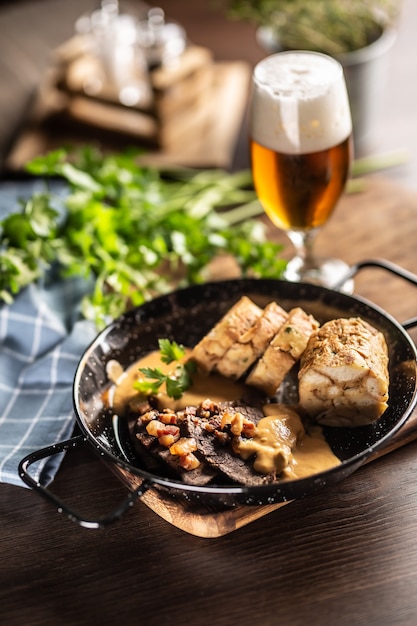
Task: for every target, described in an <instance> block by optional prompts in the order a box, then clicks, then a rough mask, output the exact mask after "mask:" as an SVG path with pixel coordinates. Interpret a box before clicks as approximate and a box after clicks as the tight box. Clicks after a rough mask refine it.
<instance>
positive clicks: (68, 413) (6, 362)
mask: <svg viewBox="0 0 417 626" xmlns="http://www.w3.org/2000/svg"><path fill="white" fill-rule="evenodd" d="M84 288H85V287H84V286H82V285H81V283H79V282H78V283H77V281H66V282H65V283H56V284H54V285H52V286H51V287H49V288H48V289H43V288H40V287H37V286H33V285H32V286H30V287H28V288H27V289H25V290H24V291H23V292H22V293H21V294H20V295H19V296H18V298H17V299H16V300H15V302H14V303H13V304H12V305H11V306H6V305H2V306H0V481H1V482H8V483H12V484H15V485H20V486H23V483H22V481H21V480H20V478H19V476H18V472H17V468H18V463H19V461H20V460H21V459H22V458H23V457H24V456H26V454H28V453H30V452H33V451H34V450H38V449H40V448H43V447H45V446H48V445H51V444H54V443H57V442H58V441H62V440H63V439H66V438H67V437H69V436H70V435H71V432H72V429H73V426H74V413H73V406H72V383H73V379H74V374H75V370H76V366H77V363H78V361H79V359H80V356H81V354H82V352H83V351H84V350H85V348H86V347H87V345H88V344H89V343H90V341H92V339H93V338H94V336H95V334H96V331H95V329H94V326H93V324H91V323H89V322H86V321H85V320H83V321H75V320H74V319H72V318H74V316H75V314H76V311H77V308H78V304H79V301H80V297H81V296H82V294H83V291H84ZM61 460H62V455H54V456H52V457H50V458H49V459H43V460H42V461H40V462H39V463H38V464H37V465H33V470H34V471H32V469H31V473H32V474H33V475H34V477H35V479H36V480H39V482H40V483H41V484H44V485H47V484H48V483H49V482H50V481H51V480H52V479H53V477H54V475H55V472H56V470H57V469H58V467H59V464H60V462H61Z"/></svg>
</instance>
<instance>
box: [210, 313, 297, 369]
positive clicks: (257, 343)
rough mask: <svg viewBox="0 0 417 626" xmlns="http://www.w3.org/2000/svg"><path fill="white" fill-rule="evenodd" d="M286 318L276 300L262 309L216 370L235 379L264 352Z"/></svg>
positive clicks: (286, 314) (286, 315)
mask: <svg viewBox="0 0 417 626" xmlns="http://www.w3.org/2000/svg"><path fill="white" fill-rule="evenodd" d="M287 319H288V313H287V312H286V311H284V309H283V308H281V307H280V306H279V305H278V304H277V303H276V302H271V303H270V304H268V305H267V306H266V307H265V309H264V310H263V311H262V315H261V316H260V317H258V319H257V320H256V321H255V323H254V325H253V326H252V327H251V328H249V330H247V331H246V332H245V333H243V335H241V336H240V337H239V338H238V339H237V340H236V341H235V342H234V343H232V345H231V346H230V348H229V349H228V350H227V351H226V353H225V354H224V356H223V357H222V358H221V359H220V361H219V362H218V363H217V366H216V369H217V371H218V372H219V373H220V374H222V375H223V376H225V377H227V378H233V379H234V380H237V379H238V378H240V377H241V376H243V374H244V373H245V372H246V371H247V370H248V369H249V368H250V366H251V365H252V364H253V363H255V361H256V360H257V359H258V358H259V357H260V356H261V355H262V354H263V353H264V351H265V349H266V348H267V346H268V344H269V342H270V341H271V339H272V338H273V337H274V335H276V334H277V332H278V331H279V329H280V328H281V326H282V325H283V324H284V322H285V321H286V320H287Z"/></svg>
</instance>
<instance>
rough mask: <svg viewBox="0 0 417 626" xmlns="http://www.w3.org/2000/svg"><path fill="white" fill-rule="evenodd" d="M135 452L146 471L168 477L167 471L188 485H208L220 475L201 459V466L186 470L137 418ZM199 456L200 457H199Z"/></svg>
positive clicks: (134, 434) (135, 424)
mask: <svg viewBox="0 0 417 626" xmlns="http://www.w3.org/2000/svg"><path fill="white" fill-rule="evenodd" d="M131 437H132V439H133V442H134V447H135V452H136V454H137V455H138V457H139V458H140V459H141V461H142V462H143V464H144V466H145V467H146V469H147V470H148V471H150V472H152V473H156V474H158V475H160V476H166V475H167V470H168V473H169V475H170V476H171V477H175V478H180V479H181V480H182V481H183V482H184V483H186V484H188V485H200V486H202V485H207V483H209V482H210V481H211V480H213V478H214V477H215V476H216V475H217V474H218V471H217V470H215V469H214V468H212V467H210V465H208V464H207V463H206V462H205V460H204V459H202V458H201V457H200V458H199V461H200V465H199V466H198V467H197V468H196V469H193V470H186V469H184V468H183V467H181V466H180V465H179V463H178V458H177V457H175V456H173V455H172V454H170V452H169V450H168V449H167V448H164V447H163V446H161V445H160V444H159V443H158V440H157V439H156V437H153V436H152V435H148V433H147V432H146V427H145V426H144V425H143V424H142V420H141V419H140V417H139V418H137V419H136V420H135V423H134V425H133V429H132V431H131ZM197 456H198V455H197Z"/></svg>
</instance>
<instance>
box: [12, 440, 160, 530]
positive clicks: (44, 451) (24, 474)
mask: <svg viewBox="0 0 417 626" xmlns="http://www.w3.org/2000/svg"><path fill="white" fill-rule="evenodd" d="M86 441H87V438H86V437H85V436H84V435H76V436H74V437H71V438H70V439H66V440H65V441H61V442H59V443H57V444H54V445H52V446H48V447H46V448H41V449H40V450H37V451H36V452H32V453H31V454H28V455H27V456H25V457H24V458H23V459H22V460H21V461H20V463H19V476H20V478H21V479H22V480H23V482H24V483H25V484H26V485H28V486H29V487H31V488H32V489H33V490H34V491H35V492H36V493H38V495H40V496H42V497H43V498H45V499H46V500H48V501H49V502H50V503H51V504H53V505H54V506H55V507H56V509H57V511H58V513H64V514H65V515H66V516H67V517H68V518H69V519H70V520H71V521H72V522H75V523H77V524H79V525H80V526H83V527H84V528H93V529H97V528H104V527H105V526H108V525H109V524H112V523H113V522H116V521H117V520H118V519H120V518H121V517H122V515H124V513H126V511H127V510H128V509H130V508H131V507H132V506H133V505H134V503H135V502H136V500H137V499H138V498H140V497H141V496H143V494H144V493H145V492H146V491H147V490H148V489H149V488H150V487H151V486H152V481H146V480H145V481H143V483H142V484H141V485H140V486H139V487H137V488H136V489H135V490H134V491H132V492H129V494H128V496H127V497H125V498H124V499H123V500H122V502H120V503H119V505H118V506H117V507H116V508H115V509H113V511H111V512H110V513H107V514H106V515H103V516H102V517H99V518H98V519H95V520H92V519H87V518H86V517H84V516H82V515H80V514H79V513H77V512H76V511H74V510H72V509H71V508H70V507H69V506H67V505H66V504H65V503H64V502H62V501H61V500H60V499H59V498H58V497H57V496H55V495H54V494H53V493H52V492H51V491H50V490H49V489H47V488H46V487H43V486H42V485H41V484H40V483H39V482H38V481H36V480H35V479H34V478H33V477H32V476H31V475H30V474H29V472H28V468H29V466H30V465H32V463H35V462H36V461H40V460H41V459H45V458H48V457H50V456H53V455H54V454H59V453H60V452H64V451H66V450H69V449H70V448H75V447H77V446H79V445H80V444H84V443H86Z"/></svg>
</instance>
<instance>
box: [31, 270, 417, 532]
mask: <svg viewBox="0 0 417 626" xmlns="http://www.w3.org/2000/svg"><path fill="white" fill-rule="evenodd" d="M369 265H377V266H382V267H384V268H385V269H388V270H390V271H392V272H394V273H395V274H397V275H399V276H402V277H403V278H405V279H406V280H408V281H409V282H411V283H414V284H416V285H417V277H416V276H414V275H412V274H410V273H408V272H406V271H404V270H401V269H400V268H398V267H397V266H393V265H392V264H388V263H386V262H379V261H366V262H364V263H361V264H358V265H356V266H354V267H352V268H351V271H350V273H349V278H350V277H351V276H353V275H354V274H355V273H356V272H357V271H358V270H359V269H361V268H362V267H366V266H369ZM346 278H348V277H346ZM242 295H247V296H249V297H250V298H252V299H253V300H254V301H255V302H257V303H258V304H259V305H261V306H265V305H266V304H267V303H268V302H270V301H271V300H276V301H278V302H279V303H280V304H281V306H283V307H284V308H285V309H287V310H289V309H291V308H293V307H295V306H300V307H302V308H303V309H304V310H305V311H307V312H309V313H311V314H312V315H314V317H315V318H316V319H318V320H319V321H320V322H321V323H323V322H325V321H327V320H329V319H333V318H337V317H350V316H360V317H362V318H363V319H365V320H367V321H368V322H370V323H371V324H372V325H374V326H375V327H376V328H378V329H379V330H381V331H382V332H383V334H384V336H385V338H386V341H387V344H388V350H389V373H390V389H389V392H390V399H389V406H388V409H387V410H386V412H385V413H384V415H383V416H382V417H381V418H380V419H379V420H378V421H377V422H376V423H374V424H372V425H370V426H366V427H360V428H354V429H352V428H350V429H349V428H325V429H324V434H325V437H326V439H327V441H328V443H329V444H330V446H331V448H332V450H333V451H334V453H335V454H336V456H338V457H339V458H340V459H341V461H342V463H341V464H340V465H338V466H337V467H334V468H333V469H330V470H327V471H324V472H321V473H319V474H315V475H314V476H311V477H307V478H303V479H298V480H291V481H284V482H277V483H273V484H269V485H262V486H256V487H253V486H251V487H249V486H248V487H247V486H244V485H227V486H226V485H210V486H204V487H195V486H190V485H185V484H183V483H182V482H180V481H177V480H173V479H171V478H169V477H167V476H162V475H157V474H152V473H150V472H148V471H146V470H145V469H144V468H143V467H141V464H140V461H139V460H138V459H137V457H136V456H135V454H134V451H133V450H132V447H131V443H130V439H129V435H128V432H127V428H126V426H125V424H124V422H123V420H120V419H115V418H114V417H111V416H110V415H108V414H106V412H105V411H104V410H103V402H102V397H103V392H104V391H105V389H106V388H107V387H108V386H109V381H108V379H107V375H106V364H107V363H108V361H109V360H111V359H116V360H118V361H119V362H120V363H121V364H122V365H123V367H124V368H127V367H129V366H130V365H131V364H132V363H134V362H135V361H137V360H138V359H139V358H140V357H141V356H143V355H145V354H146V353H148V352H149V351H151V350H155V349H157V348H158V338H161V337H167V338H169V339H171V340H175V341H177V342H179V343H183V344H184V345H187V346H193V345H194V344H195V343H196V342H197V341H198V340H199V339H200V338H201V337H202V336H203V335H204V334H205V333H206V332H207V331H208V330H209V329H210V328H211V327H212V326H213V325H214V324H215V323H216V321H218V319H219V318H220V317H221V316H222V315H223V314H224V313H225V312H226V311H227V310H228V309H229V308H230V307H231V306H232V304H234V302H236V301H237V300H238V299H239V298H240V297H241V296H242ZM415 325H417V318H415V319H412V320H409V321H408V322H405V323H404V324H402V325H401V324H400V323H398V322H397V321H396V320H395V319H394V318H393V317H391V316H390V315H388V314H387V313H386V312H385V311H383V310H382V309H380V308H378V307H376V306H374V305H373V304H371V303H369V302H368V301H366V300H364V299H362V298H359V297H355V296H351V295H348V294H345V293H342V292H340V291H337V290H330V289H326V288H324V287H320V286H317V285H312V284H300V283H291V282H287V281H281V280H258V279H238V280H227V281H220V282H215V283H206V284H203V285H198V286H193V287H189V288H186V289H183V290H179V291H175V292H173V293H171V294H168V295H165V296H162V297H158V298H156V299H154V300H152V301H150V302H148V303H146V304H144V305H142V306H140V307H138V308H136V309H133V310H131V311H129V312H128V313H126V314H125V315H123V316H122V317H120V318H119V319H117V320H116V321H114V322H113V323H111V324H110V325H109V326H108V327H107V328H106V329H105V330H103V331H102V332H101V333H100V334H99V335H98V336H97V338H96V339H95V340H94V341H93V343H92V344H91V345H90V346H89V348H88V349H87V350H86V351H85V353H84V355H83V356H82V358H81V360H80V362H79V365H78V368H77V371H76V375H75V380H74V387H73V400H74V407H75V413H76V418H77V423H78V426H79V428H80V430H81V434H79V435H76V436H74V437H72V438H71V439H69V440H66V441H63V442H61V443H60V444H57V445H54V446H50V447H48V448H44V449H42V450H39V451H37V452H34V453H33V454H30V455H28V456H26V457H25V458H24V459H22V461H21V463H20V465H19V472H20V475H21V478H22V480H23V481H24V482H25V483H26V484H28V485H29V486H30V487H32V488H33V489H35V490H36V491H37V492H38V493H39V494H40V495H41V496H43V497H45V498H47V499H48V500H50V501H51V502H52V503H53V504H54V505H55V506H56V507H57V509H58V511H59V512H63V513H65V514H66V515H68V517H70V519H72V520H73V521H75V522H77V523H79V524H81V525H83V526H86V527H90V528H98V527H104V526H105V525H107V524H109V523H111V522H113V521H115V520H116V519H118V518H119V517H121V515H122V514H123V513H124V512H125V511H126V510H127V509H128V508H129V507H130V506H131V505H132V504H133V502H134V501H135V500H136V499H137V498H139V497H141V496H142V495H143V494H144V493H145V492H146V491H147V490H148V489H151V488H152V489H155V490H158V491H159V492H161V493H163V494H164V495H165V496H166V495H167V494H168V495H169V496H171V497H173V498H175V499H176V500H177V501H178V500H181V499H186V500H196V501H199V502H200V503H201V504H208V505H210V506H212V505H214V506H216V505H217V506H221V507H233V506H236V505H242V504H245V505H264V504H271V503H276V502H285V501H288V500H293V499H296V498H302V497H304V496H306V495H310V494H313V493H315V492H317V491H318V490H320V489H323V488H324V487H325V486H328V485H333V484H335V483H337V482H338V481H340V480H342V479H343V478H345V477H346V476H348V475H349V474H351V473H352V472H354V471H355V470H356V469H357V468H358V467H359V466H361V465H362V464H363V463H364V462H365V461H366V460H367V459H368V458H369V457H370V456H371V455H372V454H373V453H375V451H377V450H378V449H379V448H381V447H382V446H384V445H385V444H386V443H387V441H388V440H389V439H390V438H391V437H393V435H394V434H395V433H396V432H397V431H398V430H399V429H400V428H401V426H402V425H403V424H404V423H405V421H406V420H407V418H408V417H409V416H410V414H411V413H412V411H413V409H414V407H415V405H416V402H417V395H416V394H417V391H416V389H417V388H416V357H417V353H416V347H415V345H414V343H413V342H412V340H411V338H410V337H409V335H408V333H407V332H406V329H408V328H412V327H413V326H415ZM283 385H284V387H283V389H284V392H283V394H284V398H283V399H284V401H285V399H286V398H285V395H286V393H287V392H286V389H288V393H289V394H290V395H291V394H293V393H294V391H293V385H292V384H291V379H289V380H288V381H287V384H286V382H285V381H284V384H283ZM291 400H293V398H291ZM81 443H82V444H84V443H87V444H91V446H92V447H93V449H94V450H95V451H96V452H97V453H98V454H99V455H100V456H101V457H103V458H104V459H105V460H106V461H107V462H109V463H110V464H116V465H117V466H119V467H121V468H123V470H127V471H128V472H130V473H131V474H133V475H135V476H136V477H138V484H139V483H140V486H138V487H137V488H136V489H135V490H133V491H132V492H130V493H129V495H128V497H127V498H126V499H125V500H124V501H123V502H122V503H121V504H120V505H119V506H118V507H117V508H116V509H115V510H113V511H111V512H110V513H109V514H108V515H105V516H103V517H101V518H100V519H98V520H88V519H85V518H84V517H83V516H82V515H79V514H78V513H76V512H74V511H72V510H71V509H70V508H69V507H67V506H66V505H65V504H64V503H63V502H61V501H60V500H58V498H56V496H55V495H53V494H52V493H51V492H50V490H49V489H46V488H44V487H43V486H41V485H39V484H38V483H37V482H36V481H34V479H33V478H32V477H31V476H30V473H29V471H28V468H29V466H30V465H31V464H32V463H34V462H35V461H38V460H39V459H41V458H45V457H48V456H51V455H53V454H56V453H59V452H62V451H63V450H67V449H69V448H71V447H74V446H76V445H79V444H81Z"/></svg>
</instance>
